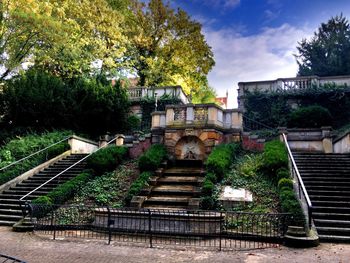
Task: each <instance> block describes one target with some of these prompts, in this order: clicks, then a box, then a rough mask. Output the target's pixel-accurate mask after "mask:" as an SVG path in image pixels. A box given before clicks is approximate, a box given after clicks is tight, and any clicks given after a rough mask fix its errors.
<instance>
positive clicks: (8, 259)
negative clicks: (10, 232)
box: [0, 254, 25, 263]
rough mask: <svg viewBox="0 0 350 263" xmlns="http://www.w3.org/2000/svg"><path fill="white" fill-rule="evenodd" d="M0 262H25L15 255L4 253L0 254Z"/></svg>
mask: <svg viewBox="0 0 350 263" xmlns="http://www.w3.org/2000/svg"><path fill="white" fill-rule="evenodd" d="M0 262H6V263H14V262H19V263H25V262H24V261H22V260H20V259H17V258H14V257H10V256H7V255H3V254H0Z"/></svg>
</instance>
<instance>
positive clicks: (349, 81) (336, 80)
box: [238, 75, 350, 109]
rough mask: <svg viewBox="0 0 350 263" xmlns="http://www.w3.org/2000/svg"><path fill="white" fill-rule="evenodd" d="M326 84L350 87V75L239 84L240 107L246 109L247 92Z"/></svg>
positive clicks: (291, 89)
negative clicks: (245, 95) (245, 97)
mask: <svg viewBox="0 0 350 263" xmlns="http://www.w3.org/2000/svg"><path fill="white" fill-rule="evenodd" d="M324 84H335V85H347V86H350V75H348V76H330V77H318V76H305V77H296V78H278V79H276V80H266V81H250V82H239V83H238V87H239V88H238V105H239V108H240V109H244V105H243V100H242V99H241V98H242V97H244V94H245V93H247V92H255V91H258V92H276V91H279V92H285V91H293V90H303V89H308V88H311V87H319V86H322V85H324Z"/></svg>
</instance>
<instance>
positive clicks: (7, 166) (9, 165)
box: [0, 135, 72, 172]
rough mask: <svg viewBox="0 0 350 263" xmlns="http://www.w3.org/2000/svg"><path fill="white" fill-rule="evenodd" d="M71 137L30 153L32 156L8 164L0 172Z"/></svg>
mask: <svg viewBox="0 0 350 263" xmlns="http://www.w3.org/2000/svg"><path fill="white" fill-rule="evenodd" d="M71 137H72V136H71V135H70V136H68V137H66V138H64V139H62V140H60V141H58V142H55V143H53V144H51V145H49V146H47V147H45V148H44V149H41V150H39V151H36V152H35V153H32V154H30V155H28V156H26V157H23V158H21V159H19V160H17V161H15V162H13V163H10V164H8V165H6V166H4V167H2V168H1V169H0V172H1V171H3V170H5V169H7V168H9V167H11V166H13V165H15V164H17V163H20V162H22V161H24V160H27V159H29V158H30V157H32V156H34V155H36V154H39V153H41V152H43V151H45V150H47V149H49V148H51V147H52V146H55V145H56V144H59V143H61V142H64V141H66V140H68V139H70V138H71Z"/></svg>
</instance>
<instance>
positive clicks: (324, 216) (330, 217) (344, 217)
mask: <svg viewBox="0 0 350 263" xmlns="http://www.w3.org/2000/svg"><path fill="white" fill-rule="evenodd" d="M312 217H313V218H314V219H328V220H348V219H349V218H350V214H346V213H320V212H317V213H316V212H315V213H312Z"/></svg>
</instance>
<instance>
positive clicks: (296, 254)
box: [0, 227, 350, 263]
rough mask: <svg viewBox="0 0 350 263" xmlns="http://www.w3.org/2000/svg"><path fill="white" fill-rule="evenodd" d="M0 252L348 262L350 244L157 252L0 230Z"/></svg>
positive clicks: (64, 257)
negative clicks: (243, 249) (310, 247)
mask: <svg viewBox="0 0 350 263" xmlns="http://www.w3.org/2000/svg"><path fill="white" fill-rule="evenodd" d="M0 253H2V254H7V255H11V256H14V257H17V258H20V259H22V260H24V261H26V262H28V263H44V262H45V263H46V262H64V263H66V262H67V263H69V262H72V263H75V262H84V263H85V262H87V263H89V262H101V263H109V262H111V263H112V262H113V263H115V262H118V263H119V262H121V263H124V262H125V263H126V262H128V263H129V262H138V263H146V262H152V263H162V262H166V263H171V262H191V263H197V262H204V263H216V262H219V263H220V262H225V263H228V262H247V263H255V262H259V263H260V262H263V263H273V262H288V263H293V262H303V263H304V262H307V263H313V262H327V263H330V262H332V263H334V262H335V263H336V262H338V263H345V262H349V260H350V245H340V244H322V245H321V246H319V247H317V248H313V249H291V248H286V247H280V248H277V249H276V248H275V249H273V248H271V249H260V250H251V251H234V252H216V251H204V250H195V249H179V248H178V249H176V250H172V249H159V248H153V249H151V248H144V247H137V246H124V245H123V246H120V245H115V244H112V245H107V244H106V243H105V242H99V241H89V240H84V241H83V240H79V241H74V242H72V241H67V240H49V239H48V238H46V237H45V238H44V237H40V236H37V235H35V234H32V233H15V232H12V231H11V228H7V227H0Z"/></svg>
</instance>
